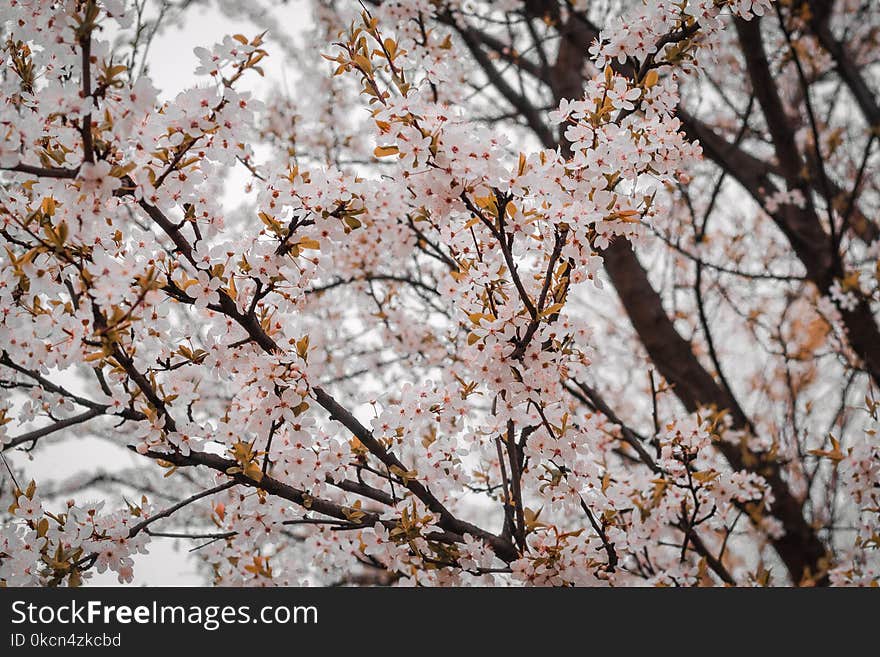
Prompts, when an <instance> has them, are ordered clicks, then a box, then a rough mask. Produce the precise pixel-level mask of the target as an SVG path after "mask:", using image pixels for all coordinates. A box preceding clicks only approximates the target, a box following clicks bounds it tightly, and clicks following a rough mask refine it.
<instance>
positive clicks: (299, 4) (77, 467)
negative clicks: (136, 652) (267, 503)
mask: <svg viewBox="0 0 880 657" xmlns="http://www.w3.org/2000/svg"><path fill="white" fill-rule="evenodd" d="M226 2H227V3H228V4H233V3H231V2H229V0H226ZM239 3H240V5H241V6H242V7H247V6H249V5H252V4H253V3H251V2H249V1H248V0H239ZM274 17H275V18H276V19H277V20H278V22H279V24H280V25H281V26H283V29H284V30H285V34H284V35H282V37H281V38H284V39H296V38H297V35H298V34H301V33H302V31H303V30H304V29H305V28H306V27H307V25H308V22H309V20H310V15H309V12H308V8H307V3H305V2H304V1H303V0H291V1H290V2H288V3H287V5H286V6H284V7H282V8H281V9H280V10H278V11H277V12H276V13H275V14H274ZM174 20H175V22H174V23H172V22H168V23H166V24H165V28H164V30H163V31H162V32H161V33H159V34H158V35H157V36H156V38H155V39H154V41H153V44H152V46H151V48H150V52H149V57H148V62H149V77H150V78H151V79H152V80H153V84H154V85H156V87H157V88H158V89H159V92H160V97H161V98H162V99H170V98H173V97H174V96H175V95H176V94H177V93H178V92H179V91H182V90H183V89H186V88H188V87H192V86H196V85H204V84H208V83H209V82H208V81H207V80H206V79H205V78H204V77H197V76H195V75H194V74H193V71H194V70H195V68H196V66H197V64H198V60H197V59H196V56H195V54H193V48H195V47H196V46H204V47H208V48H210V46H212V45H213V44H214V43H216V42H218V41H220V40H222V38H223V37H224V36H225V35H227V34H236V33H241V34H244V35H245V36H247V37H248V38H251V37H253V36H255V35H257V34H259V33H260V32H262V31H263V29H264V28H262V27H258V26H257V25H255V24H254V23H253V22H250V21H245V20H236V19H231V18H229V17H227V16H225V15H224V14H223V13H222V12H221V11H220V10H219V9H217V8H216V7H215V6H213V3H211V4H210V6H204V7H195V8H191V9H189V10H188V11H187V12H186V13H185V14H184V15H183V16H182V17H180V18H176V19H174ZM264 47H265V49H266V50H267V51H268V53H269V57H268V58H266V59H265V60H263V62H262V63H261V65H262V66H263V69H264V71H265V73H266V76H265V78H260V77H259V76H258V75H256V74H254V75H248V76H245V78H243V79H242V84H241V85H239V86H238V87H237V88H239V89H246V90H250V91H253V93H254V95H255V96H256V97H257V98H261V97H265V94H266V93H267V92H270V91H271V89H272V88H273V87H274V86H276V85H281V86H282V87H284V88H286V89H288V90H290V85H291V84H292V82H293V81H294V80H295V79H296V74H295V71H294V70H292V68H291V67H292V63H291V62H290V60H289V59H288V58H285V56H284V53H283V49H282V48H281V47H279V45H278V44H277V41H276V40H274V39H273V35H272V33H271V32H270V33H269V34H267V36H266V45H265V46H264ZM248 175H249V174H248V173H247V171H245V169H244V167H242V166H238V167H237V168H236V169H235V170H233V171H232V172H231V173H230V181H229V184H228V185H226V188H225V189H226V193H227V198H226V202H227V203H229V204H230V207H235V206H237V205H239V204H240V203H241V201H242V200H243V196H244V192H243V187H244V183H245V181H246V180H247V177H248ZM57 380H58V381H59V383H62V384H63V385H65V386H67V387H69V388H71V389H74V390H76V389H81V388H82V382H81V381H76V380H71V379H63V378H59V379H57ZM82 434H83V435H82V436H81V437H77V438H66V439H64V440H60V441H58V442H54V443H53V444H52V446H51V449H47V450H39V449H38V450H35V451H34V453H33V454H32V456H33V459H32V460H28V458H27V457H26V456H25V455H24V454H22V453H21V452H17V451H16V450H11V451H10V452H9V453H7V454H6V456H7V458H8V459H9V460H10V461H11V462H12V463H14V464H15V465H16V466H20V467H23V468H24V470H25V473H26V476H27V479H28V480H29V479H34V480H36V482H37V483H38V484H39V483H40V482H44V481H45V482H48V481H57V480H63V479H67V478H69V477H71V476H74V475H77V474H79V473H82V472H88V471H89V470H90V469H91V470H92V471H94V470H95V468H100V469H101V470H103V471H106V472H113V471H114V470H121V469H124V468H127V467H131V466H135V465H138V464H140V465H142V464H143V458H142V457H138V456H136V455H134V454H131V453H129V452H127V451H126V450H123V449H119V450H114V449H112V447H111V446H110V444H109V443H108V442H107V441H105V440H100V439H97V438H94V437H89V436H88V433H87V431H86V430H83V431H82ZM67 435H68V436H71V434H67ZM95 497H96V495H95V493H94V491H84V492H83V493H82V494H80V495H78V498H82V499H94V498H95ZM61 502H63V500H61ZM120 504H122V500H121V499H108V506H113V507H117V506H119V505H120ZM157 504H161V502H157ZM195 544H196V543H194V542H193V541H190V540H175V539H168V538H155V539H153V540H152V541H151V542H150V544H149V548H148V549H149V551H150V554H149V555H139V556H137V557H135V568H134V581H133V584H134V585H140V586H144V585H151V586H162V585H165V586H198V585H202V584H204V583H205V581H204V578H203V577H202V576H201V575H200V574H198V573H197V572H196V564H195V560H194V559H193V558H192V557H189V556H188V555H187V550H189V549H190V548H191V547H193V546H194V545H195ZM117 584H118V582H117V579H116V574H115V573H111V572H107V573H104V574H103V575H101V574H97V573H95V574H94V575H93V577H92V578H91V579H90V580H89V585H92V586H94V585H103V586H114V585H117Z"/></svg>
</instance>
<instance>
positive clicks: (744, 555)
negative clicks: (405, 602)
mask: <svg viewBox="0 0 880 657" xmlns="http://www.w3.org/2000/svg"><path fill="white" fill-rule="evenodd" d="M189 4H192V3H184V5H186V6H188V5H189ZM220 5H221V7H222V8H223V9H225V10H227V11H231V12H238V11H240V10H241V8H239V7H237V6H236V3H229V2H222V3H220ZM246 9H247V11H248V12H249V14H250V15H251V16H256V20H257V21H262V22H264V23H265V25H264V27H266V28H267V33H265V34H263V35H258V36H243V35H235V36H228V37H224V38H222V40H221V41H220V42H219V43H217V44H215V45H214V46H212V47H197V48H196V55H197V56H198V59H199V61H200V65H199V69H198V71H197V73H198V74H200V75H202V76H203V82H202V83H201V84H199V85H198V86H196V87H194V88H191V89H186V90H184V91H181V92H180V93H178V94H177V95H176V96H173V98H171V99H170V100H160V97H159V95H158V93H157V91H156V89H155V88H154V87H153V84H152V82H151V80H150V78H149V75H148V70H149V69H148V65H147V63H148V61H149V59H148V57H147V50H148V48H149V43H150V41H151V39H152V36H153V35H154V34H155V33H156V30H157V29H160V28H161V24H162V20H163V19H167V15H168V14H172V13H173V12H176V11H183V10H184V7H177V6H175V5H174V4H173V3H171V2H168V1H165V0H163V1H162V2H158V1H157V2H155V3H151V2H149V1H148V0H134V2H129V3H124V2H122V0H64V1H60V0H59V1H53V0H11V2H7V3H4V6H3V8H2V9H0V21H2V24H3V34H2V37H3V49H2V54H0V68H2V74H0V84H2V98H3V101H2V106H0V132H2V141H0V168H2V174H0V192H2V194H0V208H2V215H0V216H2V224H0V227H2V229H0V235H2V243H3V247H4V252H3V255H2V256H0V258H2V259H0V309H2V310H0V348H2V354H0V380H2V383H3V390H4V397H3V399H2V401H0V424H2V428H0V443H2V449H3V451H4V453H5V454H7V455H8V454H10V453H13V452H14V455H15V456H19V455H20V454H21V452H22V451H25V452H28V453H33V452H35V451H46V452H47V453H50V451H51V450H53V449H55V448H57V447H58V445H61V444H63V443H64V442H65V441H68V440H70V439H71V438H72V437H75V436H77V435H83V434H86V433H88V434H89V435H94V436H97V437H100V438H101V439H103V440H104V441H106V444H107V447H106V449H107V450H108V451H110V450H114V449H119V448H120V447H127V448H129V449H131V450H133V451H134V452H136V454H137V455H139V457H140V462H141V464H142V465H141V466H140V467H138V468H136V469H132V470H126V471H124V472H121V473H120V472H105V471H102V470H100V469H99V468H97V467H95V466H92V468H93V471H90V472H89V473H87V474H86V475H85V476H79V477H77V478H75V479H74V480H69V481H39V482H33V481H30V478H29V477H28V476H27V463H26V461H25V460H24V459H20V458H14V459H7V458H6V457H5V456H4V459H3V460H4V464H3V466H2V467H3V468H4V472H3V477H4V480H3V496H4V497H3V500H4V503H3V507H4V510H5V509H6V507H8V512H6V511H4V515H3V517H2V533H0V584H4V583H5V584H7V585H34V584H47V585H59V584H63V585H77V584H80V583H81V582H83V580H86V579H87V578H88V577H90V576H91V573H92V572H93V571H94V570H97V571H99V572H103V571H105V570H106V569H110V570H112V571H114V572H116V573H117V574H118V576H119V579H120V581H130V580H131V577H132V572H133V566H134V563H135V562H134V559H133V557H134V555H136V554H137V553H143V552H146V551H147V550H148V547H149V544H150V542H151V541H160V540H174V539H177V540H181V539H182V540H185V541H188V542H190V543H192V544H193V547H196V548H198V549H197V550H195V552H194V555H195V558H197V559H198V561H199V563H200V564H202V566H203V568H204V571H205V574H206V578H207V579H208V580H210V581H213V582H215V583H217V584H243V585H266V584H297V583H302V582H311V583H323V584H330V583H340V582H342V583H353V584H357V583H398V584H419V585H466V584H476V585H492V584H508V583H510V584H536V585H597V584H603V585H605V584H607V585H614V586H624V585H681V586H684V585H743V586H750V585H767V584H775V585H779V584H791V585H828V584H841V585H855V584H858V585H868V584H874V585H877V584H878V583H880V558H878V551H877V549H878V547H880V535H878V526H880V518H878V514H880V442H878V439H877V437H876V435H875V432H876V429H877V426H878V411H880V402H878V401H877V386H878V384H880V329H878V302H880V291H878V286H880V260H878V256H880V252H878V246H877V245H878V241H877V238H878V236H880V226H878V224H877V223H876V222H875V220H874V217H876V216H877V211H878V209H880V188H878V184H880V180H878V179H877V177H876V176H875V175H874V174H873V173H872V172H873V171H876V170H877V163H878V161H877V155H876V150H877V149H876V148H875V146H876V144H875V142H876V141H877V139H878V134H880V133H878V130H880V106H878V94H877V93H876V92H875V91H874V89H875V88H876V84H877V59H878V55H880V49H878V47H877V41H878V38H880V32H878V27H880V26H878V15H877V12H876V8H874V9H872V2H871V0H837V1H836V2H835V1H833V0H788V1H786V2H778V3H771V2H770V1H769V0H694V1H688V0H677V1H673V0H647V2H645V3H644V4H643V3H641V2H621V3H618V2H592V1H590V0H567V1H566V0H504V1H503V2H501V1H496V2H490V1H488V0H487V1H482V0H479V1H477V0H472V1H465V0H460V1H459V0H405V1H399V2H392V1H391V0H385V1H380V0H375V1H374V2H371V3H365V4H364V5H363V6H362V5H360V4H359V3H356V2H352V1H346V0H315V1H314V2H313V3H312V9H313V23H312V25H311V27H310V30H309V32H308V33H307V35H306V36H305V37H304V40H303V42H302V43H300V44H291V43H290V42H289V41H286V40H285V39H286V37H285V33H284V30H283V27H282V26H281V25H278V24H274V23H272V20H271V16H272V13H271V9H272V6H271V3H266V5H265V6H263V5H262V4H255V5H249V6H248V7H247V8H246ZM192 45H196V44H192ZM273 47H276V48H277V49H278V50H281V49H282V48H287V49H288V50H290V51H294V52H298V53H299V57H298V61H299V62H300V69H301V70H299V72H298V73H299V75H300V78H299V80H298V82H297V84H296V85H293V91H292V92H291V93H290V94H284V93H281V92H280V91H279V92H278V93H275V94H272V96H271V97H270V98H267V99H265V100H264V101H263V102H259V101H258V100H257V99H255V98H252V97H251V95H250V94H248V93H245V92H243V91H242V90H241V88H240V85H241V82H240V81H241V80H242V79H244V78H246V77H247V76H251V75H259V74H262V70H261V68H260V66H261V62H262V61H263V59H264V58H265V57H266V56H267V55H268V54H270V53H271V52H273ZM316 53H319V54H316ZM235 168H239V169H243V170H245V171H246V173H247V177H248V182H247V189H243V190H241V194H240V195H239V196H240V199H244V202H243V203H241V204H240V205H236V207H229V204H228V203H227V202H225V200H224V191H225V187H226V186H227V185H228V178H227V173H228V172H229V171H230V170H233V169H235ZM225 196H228V194H227V195H225ZM96 489H100V490H103V491H104V497H105V500H104V501H102V502H100V503H90V502H85V501H83V500H84V499H91V498H92V497H94V491H95V490H96ZM68 497H73V498H74V499H70V500H69V501H65V499H66V498H68ZM76 498H79V499H76Z"/></svg>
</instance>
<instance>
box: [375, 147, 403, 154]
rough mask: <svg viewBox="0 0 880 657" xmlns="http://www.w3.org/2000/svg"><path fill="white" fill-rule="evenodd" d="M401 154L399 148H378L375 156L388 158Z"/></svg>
mask: <svg viewBox="0 0 880 657" xmlns="http://www.w3.org/2000/svg"><path fill="white" fill-rule="evenodd" d="M399 152H400V151H399V150H398V149H397V146H376V149H375V150H374V151H373V155H375V156H376V157H388V156H389V155H397V154H398V153H399Z"/></svg>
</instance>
